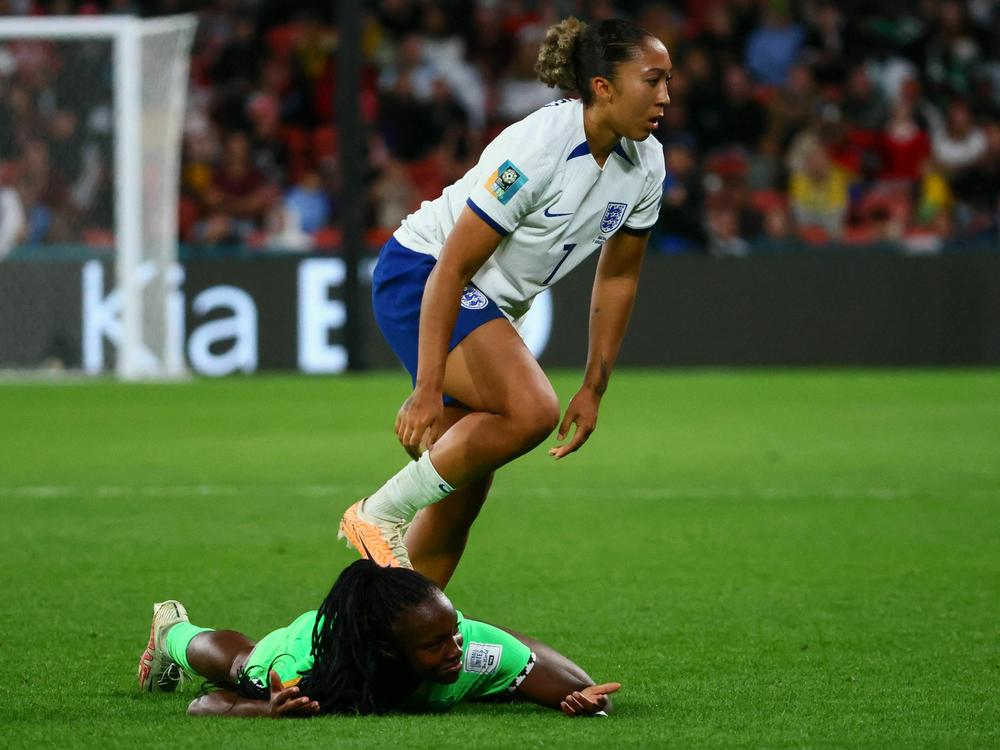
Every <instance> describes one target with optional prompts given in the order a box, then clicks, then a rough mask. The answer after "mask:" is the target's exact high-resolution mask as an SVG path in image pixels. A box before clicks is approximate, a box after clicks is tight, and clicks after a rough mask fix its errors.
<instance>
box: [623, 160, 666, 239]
mask: <svg viewBox="0 0 1000 750" xmlns="http://www.w3.org/2000/svg"><path fill="white" fill-rule="evenodd" d="M666 176H667V170H666V166H665V165H664V163H663V158H662V157H661V158H659V159H654V163H653V165H652V169H651V170H650V173H649V175H648V176H647V178H646V180H647V182H646V188H645V190H644V191H643V194H642V197H641V198H640V199H639V203H638V204H637V205H636V206H635V208H634V209H632V213H630V214H629V216H628V218H627V219H626V220H625V224H624V225H623V226H622V231H625V232H628V233H629V234H645V233H646V232H648V231H649V230H650V229H652V228H653V225H654V224H656V220H657V218H658V217H659V216H660V203H661V202H662V200H663V180H664V179H665V178H666Z"/></svg>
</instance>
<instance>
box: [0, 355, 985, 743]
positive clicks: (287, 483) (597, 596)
mask: <svg viewBox="0 0 1000 750" xmlns="http://www.w3.org/2000/svg"><path fill="white" fill-rule="evenodd" d="M577 382H578V375H574V374H569V373H564V374H558V375H557V376H556V377H555V383H556V386H557V389H558V391H559V393H560V395H561V397H562V399H563V402H564V403H565V402H566V401H568V399H569V397H570V396H571V395H572V393H573V391H574V389H575V387H576V384H577ZM406 393H407V389H406V379H405V378H404V377H402V376H401V375H375V376H369V377H364V378H351V377H345V378H338V379H306V378H297V377H295V378H263V377H261V378H252V379H243V380H238V379H233V380H224V381H198V382H194V383H191V384H185V385H146V386H123V385H118V384H113V383H104V382H97V383H92V382H79V383H71V384H64V385H42V384H24V385H5V386H2V387H0V513H2V516H0V518H2V522H0V550H2V552H0V594H2V598H0V604H2V608H3V614H2V616H0V726H2V736H3V738H4V744H5V746H6V747H25V746H29V745H44V746H87V745H100V746H103V747H110V746H121V747H140V746H142V747H155V746H166V745H170V746H173V747H214V746H227V747H241V748H250V747H269V748H275V747H282V748H284V747H300V748H309V747H323V746H328V747H337V748H365V750H370V749H371V748H377V747H392V748H401V747H426V746H434V747H435V748H436V749H438V750H444V749H445V748H462V749H463V750H468V749H469V748H472V747H518V746H520V747H567V748H578V747H600V748H617V747H678V748H689V747H734V746H747V747H889V746H892V747H906V748H911V747H997V746H1000V709H998V704H1000V521H998V517H1000V372H997V371H969V372H854V371H844V372H791V373H789V372H782V373H771V372H748V373H738V374H732V373H714V372H711V373H654V372H645V373H644V372H621V373H618V374H616V375H615V377H614V379H613V381H612V387H611V390H610V391H609V393H608V395H607V396H606V397H605V401H604V406H603V412H602V414H601V420H600V425H599V427H598V430H597V432H596V433H595V434H594V436H593V437H592V439H591V441H590V443H589V444H588V445H587V446H585V447H584V449H583V450H582V451H581V452H580V453H578V454H576V455H574V456H572V457H570V458H568V459H566V460H564V461H561V462H559V463H553V462H552V461H551V459H549V458H548V457H547V456H546V455H545V450H544V449H543V448H539V449H538V450H536V451H535V452H534V453H532V454H531V455H529V456H526V457H525V458H523V459H521V460H519V461H517V462H516V463H515V464H513V465H511V466H510V467H507V468H506V469H504V470H503V471H502V472H501V473H500V475H499V477H498V480H497V483H496V485H495V489H494V492H493V495H492V498H491V500H490V502H489V503H488V504H487V507H486V508H485V510H484V512H483V515H482V517H481V518H480V520H479V521H478V523H477V525H476V527H475V529H474V531H473V538H472V541H471V543H470V546H469V549H468V551H467V553H466V557H465V559H464V561H463V562H462V565H461V566H460V568H459V571H458V575H457V576H456V578H455V580H454V581H453V583H452V585H451V586H450V587H449V589H448V594H449V595H450V596H451V597H452V599H453V600H454V601H455V602H456V604H457V605H458V606H459V607H461V608H462V609H463V610H465V611H466V612H468V613H469V614H470V615H471V616H474V617H479V618H482V619H485V620H489V621H495V622H497V623H501V624H505V625H509V626H511V627H514V628H517V629H519V630H522V631H525V632H528V633H531V634H534V635H536V636H538V637H540V638H542V639H544V640H547V641H549V642H550V643H552V644H553V645H555V646H556V647H557V648H559V649H561V650H563V651H564V652H565V653H567V654H569V655H570V656H572V657H573V658H574V659H576V660H577V661H578V662H579V663H580V664H581V665H583V666H584V667H585V668H586V669H587V670H588V671H589V672H590V673H591V674H592V675H593V676H594V677H595V678H597V679H598V680H610V679H614V680H620V681H621V682H622V683H623V685H624V688H623V690H622V692H621V693H620V694H619V696H618V697H617V699H616V705H617V711H616V714H615V715H614V716H613V717H612V718H611V719H610V720H607V721H601V720H591V721H569V720H567V719H565V718H563V717H562V716H561V715H559V714H557V713H555V712H549V711H545V710H543V709H540V708H535V707H531V706H495V707H490V706H476V705H470V706H463V707H461V708H459V709H458V710H456V711H455V712H453V713H452V714H449V715H444V716H416V717H412V716H405V717H402V716H398V717H389V718H336V717H333V718H323V719H315V720H310V721H299V722H296V721H285V722H272V721H268V720H255V721H238V720H225V719H218V720H206V719H189V718H187V717H186V716H185V714H184V708H185V705H186V699H185V697H183V696H176V695H175V696H169V695H167V696H139V695H136V694H135V692H134V680H135V666H136V659H137V657H138V654H139V652H140V651H141V650H142V648H143V646H144V644H145V640H146V638H147V633H148V624H149V615H150V606H151V604H152V602H153V601H154V600H159V599H162V598H166V597H175V598H179V599H180V600H181V601H183V602H184V603H185V604H186V605H187V606H188V608H189V610H190V612H191V616H192V620H193V621H194V622H195V623H197V624H203V625H207V626H211V627H233V628H237V629H239V630H243V631H245V632H247V633H249V634H251V635H254V636H258V637H259V636H260V635H263V634H264V633H265V632H267V631H268V630H270V629H272V628H275V627H278V626H281V625H285V624H287V623H288V622H289V621H291V619H292V618H293V617H294V616H296V615H297V614H299V613H300V612H301V611H303V610H305V609H307V608H310V607H313V606H315V605H316V604H317V603H318V602H319V601H320V599H321V598H322V597H323V595H324V594H325V592H326V591H327V590H328V588H329V585H330V583H331V582H332V580H333V578H334V577H335V575H336V573H337V572H338V571H339V570H340V569H341V567H342V566H343V565H345V564H346V563H347V562H349V561H350V560H352V559H353V557H352V554H351V553H349V552H348V551H347V550H346V549H344V548H343V547H341V546H340V545H339V544H337V543H336V542H335V530H336V524H337V520H338V518H339V515H340V513H341V511H342V509H343V508H344V507H346V506H347V505H348V504H349V503H351V502H353V501H354V500H355V499H357V498H358V497H360V496H361V495H363V494H366V493H368V492H370V491H371V490H372V489H374V488H375V487H376V486H377V485H378V484H379V483H380V482H381V481H382V480H384V479H385V478H386V477H388V476H389V474H390V473H391V472H393V471H395V470H396V469H397V468H398V467H399V466H401V465H402V463H403V460H404V456H403V453H402V451H401V450H400V449H399V447H398V445H397V444H396V443H395V440H394V437H393V435H392V429H391V428H392V423H393V418H394V415H395V411H396V408H397V406H398V404H399V403H400V402H401V400H402V399H403V398H404V397H405V395H406ZM551 442H552V441H549V443H547V444H546V447H548V445H550V444H551ZM187 697H188V698H189V697H190V694H189V695H188V696H187Z"/></svg>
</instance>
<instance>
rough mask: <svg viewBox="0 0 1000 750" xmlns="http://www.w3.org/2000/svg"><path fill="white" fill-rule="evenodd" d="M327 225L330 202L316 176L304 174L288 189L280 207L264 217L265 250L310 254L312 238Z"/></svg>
mask: <svg viewBox="0 0 1000 750" xmlns="http://www.w3.org/2000/svg"><path fill="white" fill-rule="evenodd" d="M329 221H330V200H329V198H328V196H327V195H326V192H325V191H324V190H323V186H322V183H321V181H320V176H319V173H318V172H317V171H316V170H315V169H310V170H307V171H306V172H304V173H303V175H302V176H301V177H300V178H299V180H298V182H297V183H296V184H295V185H294V186H293V187H292V188H291V189H289V190H288V191H287V192H286V193H285V195H284V197H283V199H282V203H281V205H280V206H278V207H277V208H276V209H275V210H274V211H272V212H271V213H270V214H269V215H268V217H267V244H268V247H271V248H273V249H279V250H309V249H310V248H312V247H313V245H314V236H315V234H316V233H317V232H318V231H320V230H321V229H324V228H325V227H326V226H327V225H328V223H329Z"/></svg>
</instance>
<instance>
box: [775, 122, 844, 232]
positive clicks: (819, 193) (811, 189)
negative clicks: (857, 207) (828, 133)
mask: <svg viewBox="0 0 1000 750" xmlns="http://www.w3.org/2000/svg"><path fill="white" fill-rule="evenodd" d="M849 187H850V179H849V177H848V176H847V174H846V173H845V172H844V171H843V170H841V169H839V168H837V167H836V166H834V165H833V164H832V163H831V161H830V157H829V155H828V154H827V152H826V148H825V147H824V146H823V144H822V143H819V142H817V143H813V144H811V145H810V146H808V147H807V148H806V150H805V153H803V155H802V165H801V167H800V168H798V169H796V170H795V171H794V172H792V176H791V180H790V183H789V193H790V196H789V197H790V199H791V207H792V215H793V216H794V217H795V222H796V224H797V225H798V226H799V227H800V228H807V227H819V228H821V229H822V230H823V231H824V232H825V234H826V235H827V237H829V238H833V239H836V238H839V237H840V235H841V234H842V232H843V229H844V219H845V218H846V216H847V207H848V199H849V193H848V190H849Z"/></svg>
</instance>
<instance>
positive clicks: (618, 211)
mask: <svg viewBox="0 0 1000 750" xmlns="http://www.w3.org/2000/svg"><path fill="white" fill-rule="evenodd" d="M626 208H628V203H609V204H608V207H607V209H606V210H605V211H604V218H603V219H601V231H602V232H604V234H611V233H612V232H613V231H615V230H616V229H617V228H618V225H619V224H621V223H622V218H624V216H625V209H626Z"/></svg>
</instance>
